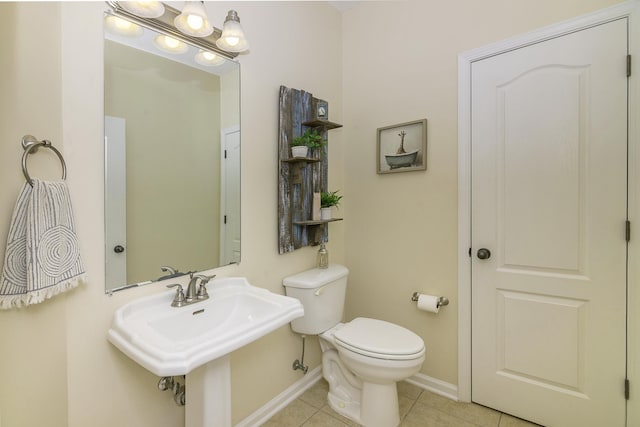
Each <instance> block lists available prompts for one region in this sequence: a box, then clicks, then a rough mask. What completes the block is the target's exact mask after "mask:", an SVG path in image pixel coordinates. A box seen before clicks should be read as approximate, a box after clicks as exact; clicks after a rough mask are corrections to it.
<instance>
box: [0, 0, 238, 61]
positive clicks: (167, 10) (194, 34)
mask: <svg viewBox="0 0 640 427" xmlns="http://www.w3.org/2000/svg"><path fill="white" fill-rule="evenodd" d="M0 1H2V0H0ZM154 3H158V4H159V5H160V6H162V11H163V13H162V14H161V15H159V16H155V17H153V18H150V17H147V16H145V14H146V15H150V14H149V13H148V11H147V9H150V8H151V4H154ZM107 4H108V5H109V6H110V7H111V11H109V12H108V14H109V15H112V16H117V17H120V18H124V19H126V20H129V21H132V22H134V23H136V24H138V25H140V26H141V27H143V28H145V27H146V28H150V29H152V30H154V31H157V32H159V33H162V34H165V35H167V36H170V37H171V38H173V39H175V40H180V41H182V42H186V43H188V44H189V45H192V46H196V47H198V48H200V49H202V50H204V51H208V52H213V53H215V54H216V55H218V56H221V57H223V58H225V59H233V58H235V57H237V56H238V54H239V53H240V52H244V51H246V50H248V49H249V44H248V43H247V39H246V38H245V35H244V31H243V29H242V27H241V26H240V18H239V17H238V13H237V12H236V11H235V10H230V11H229V13H228V15H227V18H226V19H225V22H224V26H223V30H220V29H219V28H216V27H213V26H212V25H211V23H210V21H209V19H208V17H207V14H206V10H205V6H204V2H202V1H200V0H198V1H187V2H185V5H184V8H183V10H182V11H180V10H177V9H174V8H173V7H171V6H169V5H167V4H163V3H162V2H150V1H146V2H145V1H143V2H134V1H116V0H107ZM134 4H135V5H136V6H140V4H141V5H142V7H137V8H136V7H135V6H134ZM156 13H158V12H156ZM159 46H161V47H160V48H161V49H164V50H167V49H166V43H162V41H161V42H160V45H159ZM169 49H171V50H170V51H171V52H174V53H175V49H173V48H171V47H170V48H169Z"/></svg>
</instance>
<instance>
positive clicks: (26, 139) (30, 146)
mask: <svg viewBox="0 0 640 427" xmlns="http://www.w3.org/2000/svg"><path fill="white" fill-rule="evenodd" d="M39 147H46V148H48V149H50V150H52V151H53V152H54V153H56V155H57V156H58V159H60V163H61V164H62V179H63V180H65V179H67V165H66V163H65V162H64V158H63V157H62V154H60V152H59V151H58V150H57V149H56V147H54V146H53V145H52V144H51V141H49V140H47V139H43V140H42V141H38V140H37V139H36V137H35V136H33V135H25V136H23V137H22V148H24V154H23V155H22V174H23V175H24V177H25V179H26V180H27V182H28V183H29V185H31V186H32V187H33V180H32V179H31V177H30V176H29V171H27V157H28V156H29V154H31V153H35V152H36V151H38V148H39Z"/></svg>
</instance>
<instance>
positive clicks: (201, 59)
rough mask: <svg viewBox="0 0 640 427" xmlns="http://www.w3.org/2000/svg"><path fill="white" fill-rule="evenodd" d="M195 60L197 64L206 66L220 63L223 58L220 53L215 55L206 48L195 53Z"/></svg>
mask: <svg viewBox="0 0 640 427" xmlns="http://www.w3.org/2000/svg"><path fill="white" fill-rule="evenodd" d="M195 60H196V62H197V63H198V64H200V65H204V66H206V67H212V66H216V65H221V64H224V62H225V59H224V58H223V57H221V56H220V55H216V54H215V53H213V52H209V51H206V50H200V51H199V52H198V54H197V55H196V57H195Z"/></svg>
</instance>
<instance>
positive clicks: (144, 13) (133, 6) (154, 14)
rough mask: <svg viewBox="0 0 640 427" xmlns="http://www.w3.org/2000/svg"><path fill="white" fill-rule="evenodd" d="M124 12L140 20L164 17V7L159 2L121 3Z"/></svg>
mask: <svg viewBox="0 0 640 427" xmlns="http://www.w3.org/2000/svg"><path fill="white" fill-rule="evenodd" d="M118 3H119V4H120V5H121V6H122V7H123V8H124V10H126V11H127V12H130V13H133V14H134V15H136V16H140V17H142V18H158V17H160V16H162V15H164V5H163V4H162V2H159V1H121V2H118Z"/></svg>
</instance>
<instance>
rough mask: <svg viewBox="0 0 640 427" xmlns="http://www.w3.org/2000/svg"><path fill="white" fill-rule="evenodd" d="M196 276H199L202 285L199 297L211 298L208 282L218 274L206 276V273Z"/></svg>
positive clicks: (199, 289)
mask: <svg viewBox="0 0 640 427" xmlns="http://www.w3.org/2000/svg"><path fill="white" fill-rule="evenodd" d="M195 277H197V278H198V279H200V287H199V288H198V294H197V296H196V297H197V298H198V299H207V298H209V293H208V292H207V286H206V285H207V283H209V280H211V279H213V278H214V277H216V275H215V274H214V275H212V276H205V275H204V274H197V275H196V276H195Z"/></svg>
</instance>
